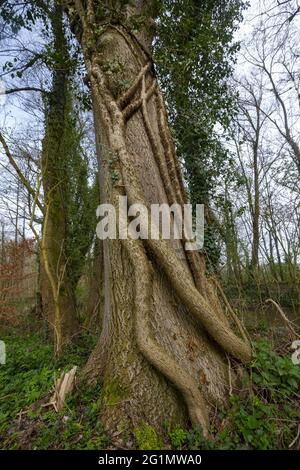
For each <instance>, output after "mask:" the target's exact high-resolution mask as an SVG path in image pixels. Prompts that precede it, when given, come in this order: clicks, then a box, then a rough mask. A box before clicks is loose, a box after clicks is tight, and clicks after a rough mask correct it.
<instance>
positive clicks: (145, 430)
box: [134, 424, 163, 450]
mask: <svg viewBox="0 0 300 470" xmlns="http://www.w3.org/2000/svg"><path fill="white" fill-rule="evenodd" d="M134 435H135V438H136V441H137V445H138V448H139V449H140V450H160V449H162V447H163V443H162V439H161V437H160V436H159V435H158V434H157V432H156V431H155V429H154V428H153V427H152V426H149V425H147V424H143V425H142V426H140V427H139V428H136V429H135V430H134Z"/></svg>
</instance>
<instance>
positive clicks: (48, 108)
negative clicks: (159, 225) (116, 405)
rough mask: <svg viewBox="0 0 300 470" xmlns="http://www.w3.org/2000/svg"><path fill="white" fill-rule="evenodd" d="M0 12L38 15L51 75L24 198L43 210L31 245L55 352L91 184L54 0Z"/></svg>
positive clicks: (63, 336) (17, 22)
mask: <svg viewBox="0 0 300 470" xmlns="http://www.w3.org/2000/svg"><path fill="white" fill-rule="evenodd" d="M1 15H2V17H3V18H4V19H6V21H7V22H8V23H9V24H10V25H11V29H12V30H16V31H18V30H19V29H20V28H25V29H28V30H31V28H32V25H33V24H35V21H37V19H40V20H42V22H41V24H42V25H43V26H44V34H46V40H47V41H48V43H46V45H45V50H44V51H42V52H40V53H39V54H38V57H39V58H40V59H41V58H42V59H43V61H44V63H45V64H46V65H47V68H48V70H50V73H51V89H50V91H48V92H47V93H46V92H45V93H44V94H43V97H44V107H45V133H44V138H43V142H42V152H41V162H40V165H39V171H40V183H41V184H42V190H40V189H41V188H40V189H39V188H38V189H37V191H36V192H35V191H34V190H32V191H31V193H32V194H31V197H32V199H33V201H32V204H33V206H35V207H39V208H41V209H42V211H43V223H42V234H41V240H40V243H39V246H40V260H41V268H42V269H41V299H42V306H43V315H44V317H45V318H46V320H47V322H48V323H49V325H50V326H51V329H52V330H53V332H54V340H55V351H56V353H57V354H60V353H61V352H62V351H63V349H64V347H65V346H66V345H67V344H68V343H69V342H70V341H71V340H72V338H73V337H74V335H75V334H76V333H78V329H79V323H78V319H77V315H76V313H77V312H76V311H77V305H76V288H77V284H78V281H79V278H80V276H81V275H82V272H83V267H84V264H85V261H86V259H85V257H86V254H87V251H88V249H89V248H90V246H91V243H92V240H93V234H94V230H95V210H96V206H97V203H98V189H97V188H98V186H97V185H96V184H95V183H92V178H90V175H89V162H88V158H87V156H86V155H85V152H84V150H83V148H82V144H81V142H82V140H83V137H84V135H83V134H84V131H83V130H82V129H80V126H79V124H80V115H79V111H77V110H76V109H75V104H74V101H75V100H74V95H75V89H76V82H75V75H74V71H75V67H76V61H75V60H74V57H72V56H71V54H70V52H69V49H70V47H71V46H70V44H69V43H68V40H67V32H66V28H65V25H64V21H63V9H62V5H61V2H56V1H55V2H49V3H48V4H46V3H44V2H43V1H41V2H38V3H37V4H34V3H33V2H28V3H27V4H26V5H22V6H21V5H18V4H10V2H5V4H4V7H3V10H2V11H1ZM24 18H25V20H24ZM49 24H50V26H49ZM49 35H50V40H49ZM34 57H35V56H34ZM16 61H17V59H16ZM34 62H35V60H34V59H32V60H31V61H30V63H34ZM14 66H16V65H14ZM28 68H29V66H28ZM29 89H30V87H29ZM15 91H16V92H17V91H19V88H18V87H16V89H15ZM19 175H21V176H22V172H21V171H19V173H18V176H19ZM23 176H24V175H23ZM22 182H23V184H25V186H26V185H27V183H28V182H27V181H26V178H25V177H23V178H22ZM41 184H40V185H41ZM40 185H38V186H40ZM34 193H35V194H34ZM38 201H39V203H38V204H37V202H38ZM41 201H42V202H41ZM35 233H36V237H37V238H38V239H39V235H38V233H37V232H35Z"/></svg>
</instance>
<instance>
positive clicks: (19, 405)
mask: <svg viewBox="0 0 300 470" xmlns="http://www.w3.org/2000/svg"><path fill="white" fill-rule="evenodd" d="M0 339H2V340H4V341H5V342H6V346H7V363H6V365H0V448H2V449H106V448H110V443H109V440H108V438H107V437H106V435H105V433H104V432H103V430H102V427H101V421H100V419H99V414H100V411H101V407H103V406H107V403H112V404H113V403H114V395H112V396H111V397H109V396H107V395H109V390H105V389H103V390H101V387H100V386H96V387H94V388H87V387H86V385H85V386H83V385H81V386H77V388H76V389H75V391H74V392H73V393H72V395H71V396H70V397H69V398H68V400H67V402H66V405H65V408H64V409H63V411H62V412H60V413H56V412H55V410H54V409H53V407H49V406H48V407H47V406H45V407H44V406H43V404H45V403H47V400H49V399H50V397H51V390H52V389H53V383H54V379H55V378H57V377H58V376H59V375H60V373H61V371H62V370H69V369H70V368H71V367H73V366H74V365H77V366H79V367H80V366H82V365H83V364H84V363H85V361H86V359H87V357H88V355H89V353H90V351H91V349H92V348H93V345H94V344H95V339H96V338H94V337H91V336H90V335H83V336H82V337H81V338H79V339H78V341H77V342H76V344H75V345H74V346H72V347H71V348H69V350H68V351H66V354H65V355H64V357H63V359H61V360H59V361H55V360H54V359H53V351H52V345H51V344H50V343H49V341H47V340H46V339H45V337H43V335H42V334H41V332H37V333H34V332H27V331H26V330H25V331H22V330H12V331H9V332H6V333H5V334H1V335H0ZM253 346H254V355H253V360H252V362H251V364H250V365H249V366H248V367H247V370H246V372H245V373H244V375H243V378H242V380H241V383H240V385H239V388H238V389H233V393H232V395H231V397H230V403H229V406H228V407H227V408H226V409H220V410H219V411H218V413H217V414H216V415H215V416H214V417H213V418H212V420H211V423H212V424H211V436H212V439H209V440H208V439H205V438H203V435H202V432H201V430H200V429H198V428H192V429H182V428H180V427H175V428H172V429H170V428H169V427H168V425H167V424H165V430H164V432H163V433H161V435H158V434H157V433H156V431H155V430H154V429H153V428H152V427H151V426H149V425H148V424H147V423H142V424H141V426H139V427H137V428H136V429H134V430H131V434H132V436H133V438H134V442H135V444H134V445H135V447H136V448H139V449H143V450H146V449H163V448H173V449H288V448H289V446H290V445H291V443H293V441H294V440H295V437H296V435H297V430H298V426H299V421H300V397H299V390H300V365H293V363H292V360H291V351H288V350H285V351H284V352H282V351H281V352H275V350H274V348H273V347H272V346H271V343H270V342H269V341H268V340H267V339H257V340H256V341H255V343H254V345H253ZM117 392H118V394H119V390H117V391H116V390H115V394H116V393H117ZM122 392H123V391H122ZM104 395H105V397H106V399H105V400H104V399H103V397H104ZM129 432H130V431H129ZM298 446H299V440H298V441H297V440H296V441H295V442H294V443H293V445H292V448H297V447H298Z"/></svg>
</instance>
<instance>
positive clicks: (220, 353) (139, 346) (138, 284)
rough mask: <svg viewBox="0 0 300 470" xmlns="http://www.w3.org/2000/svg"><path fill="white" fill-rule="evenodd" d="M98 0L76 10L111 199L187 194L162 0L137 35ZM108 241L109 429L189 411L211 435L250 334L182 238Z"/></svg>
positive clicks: (105, 417)
mask: <svg viewBox="0 0 300 470" xmlns="http://www.w3.org/2000/svg"><path fill="white" fill-rule="evenodd" d="M71 3H72V2H71ZM93 3H94V2H91V1H88V2H87V7H86V10H83V9H81V8H79V7H78V2H75V3H74V5H72V6H73V8H74V9H75V10H76V7H77V10H76V11H77V13H78V16H79V17H80V19H81V26H82V27H81V31H79V30H78V24H79V21H78V16H75V17H74V16H73V13H72V10H71V11H70V10H69V15H70V17H71V22H72V24H73V26H74V27H75V28H76V25H77V32H78V35H79V37H80V40H81V43H82V46H83V50H84V55H85V61H86V66H87V70H88V77H89V80H90V84H91V92H92V99H93V105H94V115H95V128H96V137H97V148H98V154H99V164H100V175H101V182H100V188H101V199H102V202H106V203H113V204H114V205H115V207H116V210H117V203H118V196H120V195H127V197H128V202H129V204H133V203H143V204H145V205H146V206H149V205H150V204H152V203H168V204H172V203H173V202H178V203H180V204H183V203H184V202H185V201H186V196H185V191H184V187H183V183H182V178H181V174H180V171H179V166H178V163H177V160H176V156H175V153H174V145H173V142H172V139H171V135H170V131H169V127H168V122H167V115H166V111H165V107H164V102H163V98H162V96H161V93H160V90H159V87H158V84H157V81H156V78H155V76H154V73H153V64H152V58H151V55H150V53H149V52H148V51H150V47H151V41H152V26H151V25H152V24H153V20H152V17H151V11H150V10H151V7H152V2H151V1H147V2H141V1H136V2H135V4H136V5H135V6H130V7H127V9H126V11H123V13H124V15H125V16H126V15H127V21H126V24H130V21H131V18H132V15H141V14H143V15H145V17H147V18H148V19H147V21H146V22H145V25H144V27H143V28H142V29H141V31H140V32H139V34H138V35H137V36H134V34H133V33H132V32H131V31H130V29H129V27H125V26H124V23H125V20H124V22H123V24H120V23H116V22H114V24H111V23H110V20H109V18H107V17H100V15H99V16H97V14H96V11H95V10H94V8H93ZM132 3H134V2H132ZM73 11H74V10H73ZM123 17H124V16H123ZM95 24H96V25H97V27H96V28H95V27H94V26H93V25H95ZM99 31H101V33H100V34H99ZM112 69H113V70H114V73H111V72H110V71H111V70H112ZM128 83H130V86H128ZM103 245H104V291H105V308H104V318H103V328H102V333H101V337H100V340H99V343H98V345H97V347H96V349H95V351H94V352H93V353H92V355H91V357H90V360H89V361H88V363H87V365H86V368H85V374H86V376H87V377H89V378H94V379H96V380H97V379H99V378H100V376H101V378H102V380H103V391H102V400H103V407H102V416H101V419H102V422H103V423H104V426H105V428H106V429H107V430H108V431H109V432H110V433H111V434H112V435H113V437H114V439H115V440H118V437H119V436H123V434H124V431H125V430H128V429H135V428H136V427H138V426H140V425H141V424H143V423H147V424H148V425H151V426H153V427H154V428H155V429H158V430H159V429H162V425H163V423H164V422H166V421H167V422H169V423H170V424H175V423H176V424H186V423H187V422H188V420H189V419H190V420H191V421H192V422H193V423H194V424H197V425H200V426H201V427H202V429H203V432H204V434H206V435H208V433H209V414H210V411H212V409H213V408H214V406H215V404H216V403H217V402H224V401H225V400H226V398H227V396H228V362H227V358H226V354H227V353H228V354H231V355H232V356H233V357H235V358H237V359H238V360H240V361H247V360H249V359H250V356H251V350H250V346H249V344H248V341H247V340H246V339H245V335H244V337H243V338H240V337H239V336H238V335H236V334H235V333H234V332H233V330H232V329H231V328H230V326H229V321H228V320H227V318H226V317H225V316H224V314H223V311H222V309H221V307H220V302H219V301H218V298H217V296H216V295H215V294H214V292H213V290H212V287H211V285H210V284H209V283H208V281H207V280H206V278H205V274H204V263H203V260H202V259H201V258H200V256H199V255H198V253H195V252H185V251H184V249H183V245H182V243H181V242H180V241H178V240H173V241H170V242H168V241H163V240H151V239H149V240H143V241H141V240H106V241H104V244H103ZM233 380H234V378H233Z"/></svg>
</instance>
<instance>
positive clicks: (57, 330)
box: [40, 2, 78, 354]
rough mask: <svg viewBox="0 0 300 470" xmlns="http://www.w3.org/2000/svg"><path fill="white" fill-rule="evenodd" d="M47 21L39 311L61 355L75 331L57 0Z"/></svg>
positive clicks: (63, 54)
mask: <svg viewBox="0 0 300 470" xmlns="http://www.w3.org/2000/svg"><path fill="white" fill-rule="evenodd" d="M51 20H52V28H53V35H54V47H55V51H56V63H55V66H54V71H53V85H52V91H51V93H50V95H49V98H48V99H49V102H48V110H47V112H46V126H45V137H44V140H43V149H42V178H43V188H44V196H45V216H44V222H43V234H42V241H41V251H40V259H41V262H42V268H41V271H42V272H41V284H42V287H41V293H42V298H43V310H44V315H45V317H46V319H47V321H48V322H49V325H50V327H51V329H52V330H53V332H54V339H55V352H56V353H57V354H61V352H62V351H63V349H64V347H65V346H66V345H67V344H68V343H70V342H71V341H72V339H73V337H74V335H75V334H76V333H77V332H78V321H77V318H76V299H75V292H74V288H73V285H72V283H71V280H70V279H69V276H68V266H67V265H68V258H67V256H66V237H67V233H66V230H67V207H66V201H65V197H64V190H65V185H66V180H65V178H66V174H65V171H64V167H65V165H64V162H65V158H66V155H65V152H64V150H65V145H64V130H65V127H66V121H65V120H66V116H67V110H68V95H69V70H68V60H69V55H68V51H67V43H66V38H65V32H64V27H63V20H62V7H61V5H60V4H59V2H57V4H56V6H55V10H54V13H53V16H52V18H51Z"/></svg>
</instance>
